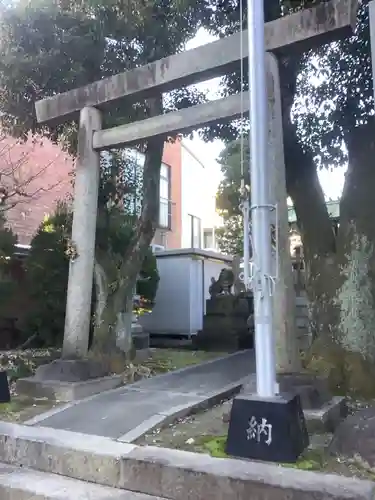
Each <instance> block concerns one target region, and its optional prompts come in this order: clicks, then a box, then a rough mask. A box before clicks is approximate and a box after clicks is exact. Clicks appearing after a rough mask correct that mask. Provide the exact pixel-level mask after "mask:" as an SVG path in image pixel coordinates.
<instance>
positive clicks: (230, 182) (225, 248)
mask: <svg viewBox="0 0 375 500" xmlns="http://www.w3.org/2000/svg"><path fill="white" fill-rule="evenodd" d="M241 150H242V152H241ZM249 157H250V151H249V141H248V138H247V137H244V139H243V144H242V143H241V140H240V139H237V140H235V141H232V142H230V143H229V144H228V145H227V146H226V147H225V149H224V150H223V152H222V153H221V155H220V157H219V159H218V162H219V163H220V166H221V171H222V173H223V180H222V181H221V182H220V185H219V189H218V193H217V196H216V207H217V209H218V211H219V213H220V215H221V216H222V218H223V221H224V224H223V227H221V228H219V229H218V230H217V241H218V244H219V248H220V250H221V251H222V252H225V253H228V254H231V255H235V254H242V252H243V218H242V212H241V208H240V203H241V181H242V179H243V181H244V186H245V187H246V189H247V190H249V184H250V178H249V167H248V166H249Z"/></svg>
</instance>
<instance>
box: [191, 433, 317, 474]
mask: <svg viewBox="0 0 375 500" xmlns="http://www.w3.org/2000/svg"><path fill="white" fill-rule="evenodd" d="M226 442H227V436H205V437H204V438H202V439H201V440H200V443H199V444H200V445H201V446H202V448H203V449H204V450H205V451H208V452H209V454H210V455H211V456H212V457H215V458H230V457H229V455H227V454H226V453H225V446H226ZM280 465H282V466H283V467H288V468H293V469H299V470H315V471H317V470H322V469H323V468H324V466H325V455H324V450H306V451H305V452H304V453H303V455H301V457H300V458H299V459H298V460H297V462H296V463H295V464H283V463H282V464H280Z"/></svg>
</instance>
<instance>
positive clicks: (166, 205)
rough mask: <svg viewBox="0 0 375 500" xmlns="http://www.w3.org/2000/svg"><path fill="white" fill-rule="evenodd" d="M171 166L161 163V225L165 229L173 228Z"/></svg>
mask: <svg viewBox="0 0 375 500" xmlns="http://www.w3.org/2000/svg"><path fill="white" fill-rule="evenodd" d="M171 205H172V204H171V167H170V166H169V165H165V164H164V163H162V164H161V168H160V208H159V226H160V227H162V228H164V229H171V228H172V210H171Z"/></svg>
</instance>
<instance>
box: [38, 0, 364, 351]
mask: <svg viewBox="0 0 375 500" xmlns="http://www.w3.org/2000/svg"><path fill="white" fill-rule="evenodd" d="M357 4H358V1H357V0H331V1H329V2H327V3H324V4H322V5H319V6H317V7H314V8H311V9H306V10H302V11H299V12H297V13H294V14H292V15H289V16H285V17H283V18H280V19H277V20H275V21H272V22H268V23H266V24H265V40H266V48H267V51H269V52H276V53H280V52H283V53H288V51H289V50H291V49H293V50H299V51H305V50H308V49H310V48H312V47H314V46H318V45H320V44H323V43H326V42H329V41H331V40H332V39H336V38H338V37H340V36H343V35H344V34H345V33H347V32H349V30H350V27H351V26H352V25H353V24H354V22H355V16H356V11H357ZM241 36H242V37H243V41H244V43H243V47H244V57H248V53H247V43H245V42H246V40H247V36H248V34H247V32H246V31H245V32H243V33H242V34H241V33H237V34H235V35H232V36H230V37H228V38H225V39H222V40H219V41H216V42H213V43H210V44H207V45H205V46H202V47H198V48H196V49H193V50H189V51H186V52H183V53H181V54H178V55H174V56H170V57H166V58H164V59H161V60H159V61H155V62H153V63H150V64H147V65H146V66H143V67H140V68H136V69H134V70H131V71H127V72H125V73H121V74H118V75H115V76H113V77H110V78H105V79H103V80H100V81H97V82H95V83H92V84H90V85H87V86H85V87H81V88H78V89H74V90H71V91H68V92H65V93H63V94H59V95H56V96H53V97H49V98H46V99H43V100H41V101H38V102H37V103H36V105H35V108H36V116H37V120H38V122H39V123H50V124H51V123H53V124H58V123H62V122H64V121H67V120H71V119H73V118H77V117H78V116H79V133H78V155H77V162H76V177H75V192H74V207H73V227H72V241H73V243H74V245H75V247H76V251H77V255H76V258H75V259H74V260H72V261H71V262H70V269H69V283H68V294H67V305H66V319H65V331H64V345H63V357H64V358H84V357H85V355H86V354H87V350H88V338H89V324H90V306H91V294H92V282H93V268H94V252H95V231H96V217H97V200H98V188H99V169H100V151H102V150H106V149H110V148H113V147H124V146H131V145H134V144H137V143H139V142H142V141H145V140H147V139H148V138H150V137H153V136H161V137H164V136H168V135H174V134H177V133H181V132H188V131H191V130H194V129H196V128H199V127H202V126H205V125H209V124H213V123H217V122H219V121H223V120H230V119H234V118H238V117H239V116H240V115H241V103H242V102H244V103H245V106H246V109H245V110H244V111H245V112H248V102H249V99H248V95H244V97H243V101H242V99H241V96H240V95H239V94H238V95H234V96H230V97H227V98H225V99H221V100H217V101H212V102H208V103H206V104H200V105H197V106H192V107H190V108H187V109H183V110H181V111H175V112H171V113H167V114H164V115H160V116H156V117H152V118H149V119H145V120H141V121H137V122H134V123H130V124H127V125H123V126H119V127H115V128H110V129H102V113H103V112H105V110H106V106H107V105H108V104H113V103H114V102H116V101H119V100H121V99H126V98H127V97H130V96H131V97H137V98H138V99H141V98H147V96H150V95H152V94H153V93H156V92H158V93H162V92H167V91H170V90H173V89H175V88H178V87H180V86H182V85H183V86H186V85H190V84H193V83H197V82H200V81H204V80H207V79H210V78H214V77H218V76H221V75H224V74H226V73H228V72H230V71H232V70H233V69H234V68H236V67H238V65H239V63H240V50H239V48H240V38H241ZM275 72H276V73H277V72H278V70H277V61H276V60H275V59H273V58H269V75H270V76H269V78H268V80H269V83H270V85H269V88H270V92H271V94H270V99H269V102H270V122H269V123H270V127H269V128H270V141H271V143H272V145H273V148H270V149H273V152H272V156H271V157H270V162H271V163H272V165H273V166H274V168H276V165H275V162H276V161H277V163H278V165H277V168H278V171H279V174H278V181H277V182H278V183H280V180H281V184H282V186H284V187H283V188H282V189H283V192H282V195H281V196H277V197H276V198H279V199H276V200H275V202H276V203H279V202H280V203H282V204H286V192H285V175H284V164H283V163H282V161H283V160H282V158H283V144H282V132H281V129H280V127H281V104H280V91H279V88H276V87H277V85H278V84H277V81H278V74H275ZM272 95H273V99H272ZM276 158H277V159H278V160H276ZM285 214H286V211H285ZM286 217H287V216H286ZM280 220H281V219H280ZM286 223H287V219H286ZM280 228H281V229H282V232H285V220H284V222H281V223H280ZM281 235H282V233H280V236H281ZM285 238H287V236H286V235H284V240H285ZM283 307H284V306H283ZM285 307H286V306H285ZM284 312H285V311H284ZM284 334H285V335H288V331H285V332H284ZM293 335H294V328H293Z"/></svg>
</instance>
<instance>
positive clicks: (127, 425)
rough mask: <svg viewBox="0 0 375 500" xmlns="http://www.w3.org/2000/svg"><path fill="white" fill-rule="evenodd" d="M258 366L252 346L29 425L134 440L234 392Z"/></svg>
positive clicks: (90, 400)
mask: <svg viewBox="0 0 375 500" xmlns="http://www.w3.org/2000/svg"><path fill="white" fill-rule="evenodd" d="M254 371H255V360H254V353H253V351H241V352H238V353H235V354H231V355H228V356H226V357H224V358H219V359H216V360H213V361H209V362H206V363H203V364H200V365H197V366H192V367H188V368H184V369H182V370H177V371H174V372H170V373H166V374H163V375H159V376H156V377H153V378H150V379H145V380H141V381H140V382H137V383H135V384H131V385H128V386H125V387H119V388H118V389H114V390H111V391H107V392H105V393H102V394H98V395H95V396H91V397H90V398H87V399H84V400H82V401H76V402H73V403H69V404H67V405H65V406H63V407H60V408H58V409H55V410H52V411H50V412H47V413H45V414H43V415H39V416H38V417H36V418H34V419H32V420H30V421H28V422H26V424H28V425H40V426H43V427H52V428H54V429H64V430H67V431H73V432H80V433H83V434H92V435H96V436H105V437H109V438H113V439H119V440H121V441H124V442H132V441H134V440H135V439H137V438H138V437H140V436H141V435H143V434H145V433H146V432H147V431H149V430H150V429H152V428H155V427H158V426H160V425H161V424H162V423H165V421H166V420H168V421H172V420H174V419H175V418H176V416H182V415H187V414H188V413H189V411H190V410H191V408H192V407H199V406H202V405H204V404H206V403H207V402H208V401H215V398H216V400H217V399H218V397H220V396H221V395H222V394H224V396H226V395H230V394H231V393H233V391H234V390H235V388H237V387H238V386H239V385H241V384H242V382H243V381H244V379H245V378H248V377H249V375H251V374H252V373H254Z"/></svg>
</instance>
